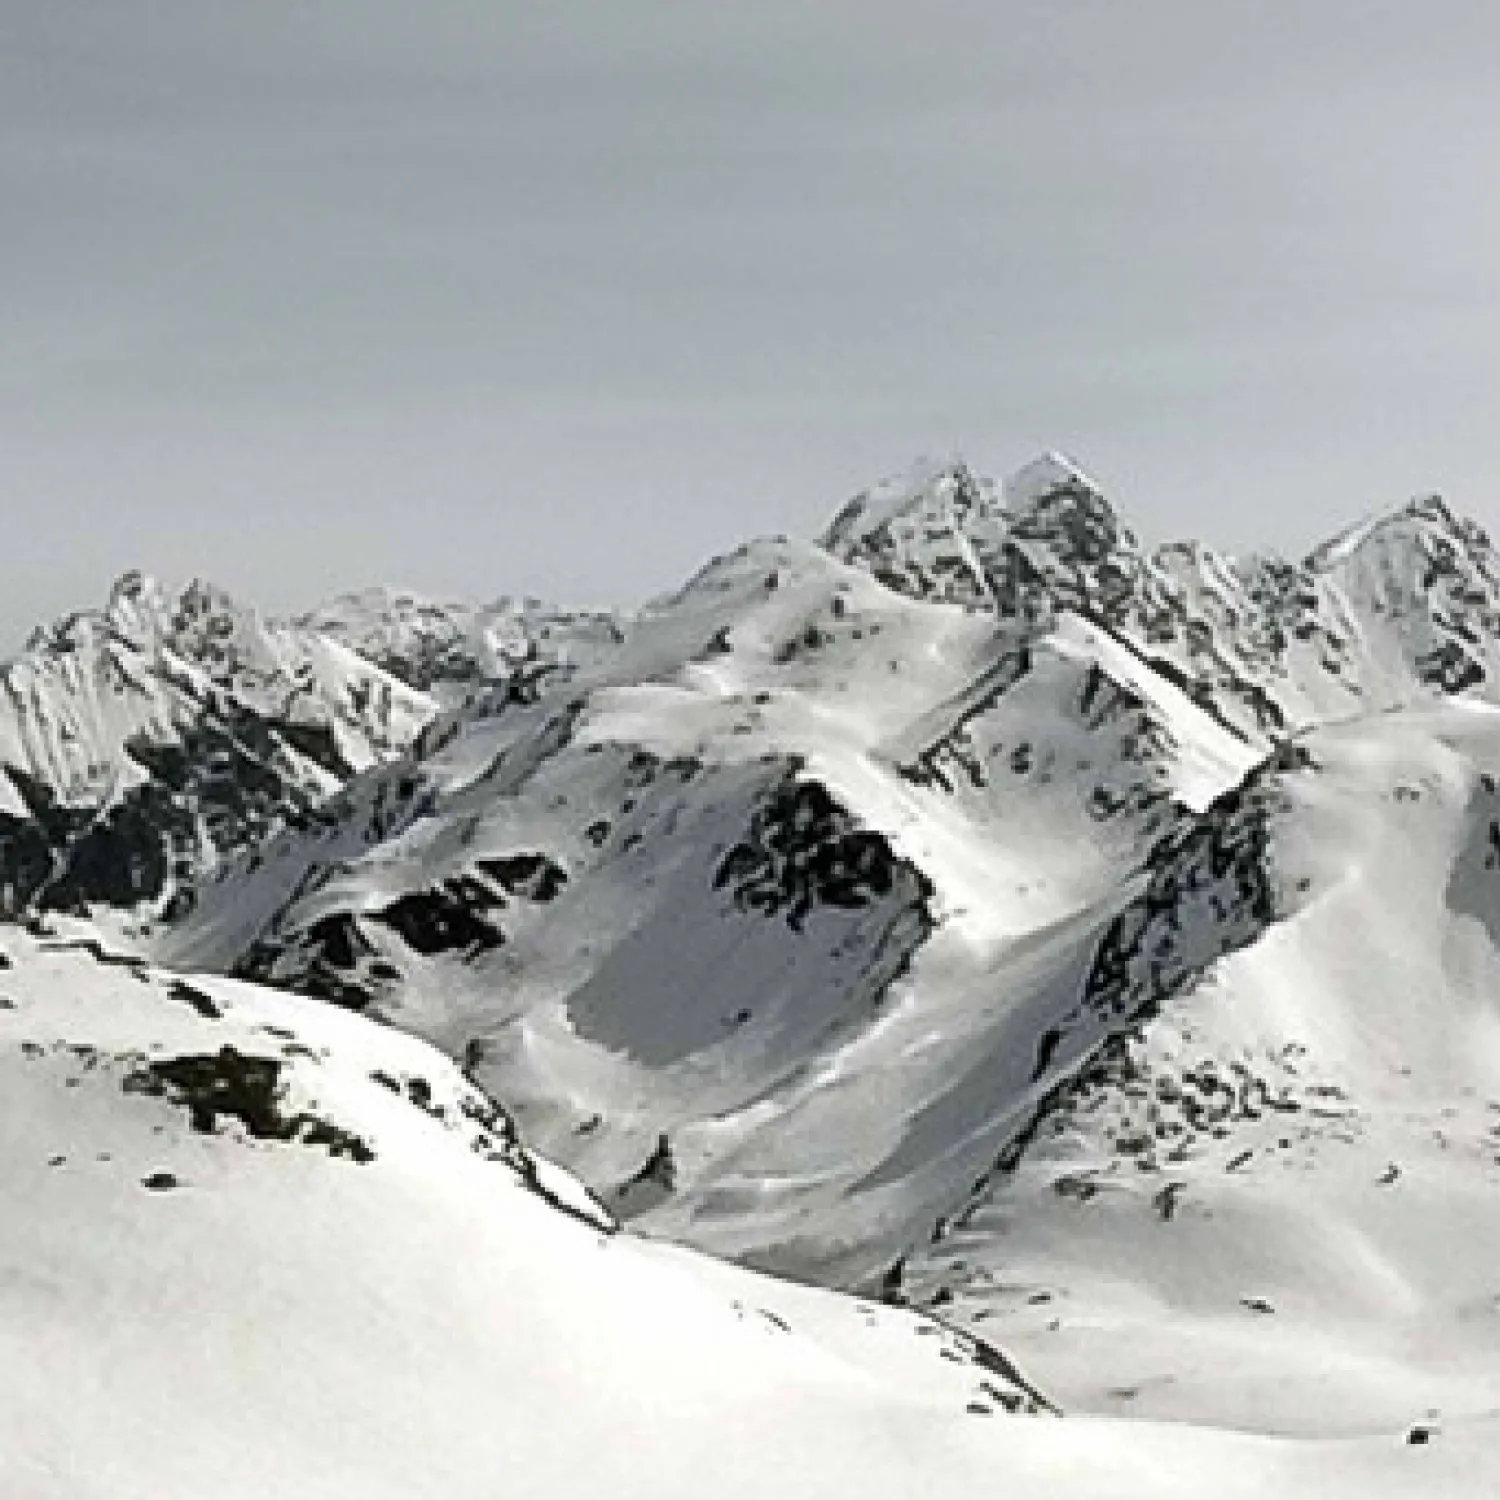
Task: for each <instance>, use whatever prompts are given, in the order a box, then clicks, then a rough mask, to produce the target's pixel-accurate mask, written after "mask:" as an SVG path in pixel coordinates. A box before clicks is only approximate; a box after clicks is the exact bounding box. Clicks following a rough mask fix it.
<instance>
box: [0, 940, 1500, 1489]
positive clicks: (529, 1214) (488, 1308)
mask: <svg viewBox="0 0 1500 1500" xmlns="http://www.w3.org/2000/svg"><path fill="white" fill-rule="evenodd" d="M5 946H6V950H7V951H6V960H5V961H6V964H7V966H8V967H7V970H6V972H5V974H4V993H5V1002H6V1003H5V1006H4V1009H3V1010H0V1069H3V1071H4V1073H5V1077H6V1087H5V1101H6V1102H5V1107H4V1111H3V1114H0V1120H3V1127H4V1128H3V1132H0V1191H3V1192H4V1195H5V1198H6V1201H8V1202H12V1203H21V1202H24V1203H25V1204H26V1212H25V1213H16V1214H7V1215H5V1216H3V1218H0V1308H3V1317H0V1346H3V1350H4V1357H3V1358H0V1397H3V1399H0V1487H3V1489H4V1492H5V1493H6V1494H8V1495H17V1496H22V1495H24V1496H25V1497H27V1500H79V1497H92V1496H104V1495H109V1496H111V1497H114V1500H131V1497H136V1496H140V1497H143V1500H144V1497H147V1496H149V1497H151V1500H178V1497H184V1500H185V1497H187V1496H190V1495H200V1494H202V1493H204V1492H205V1489H208V1490H211V1492H212V1493H213V1494H215V1495H216V1496H223V1497H224V1500H236V1497H241V1496H244V1497H251V1496H256V1497H259V1496H263V1495H265V1494H267V1493H277V1494H295V1495H297V1496H299V1497H308V1500H334V1497H349V1500H381V1497H384V1496H390V1497H393V1500H394V1497H397V1496H400V1497H408V1496H411V1495H428V1494H442V1495H444V1496H449V1497H453V1500H462V1497H465V1496H474V1497H476V1500H478V1497H486V1500H488V1497H491V1496H493V1495H495V1494H497V1493H504V1494H508V1495H515V1496H517V1497H521V1500H530V1497H537V1500H540V1497H543V1496H554V1497H556V1496H570V1497H585V1496H595V1495H601V1494H609V1495H615V1496H641V1497H646V1496H650V1497H653V1500H672V1497H676V1496H684V1497H686V1496H695V1497H696V1496H701V1495H703V1494H705V1493H712V1494H714V1495H718V1496H724V1497H727V1500H736V1497H747V1500H749V1497H755V1500H761V1497H770V1496H781V1495H806V1496H814V1495H828V1494H836V1493H847V1492H848V1491H849V1490H850V1489H857V1490H858V1491H859V1492H860V1493H861V1494H869V1495H872V1496H877V1497H902V1500H906V1497H913V1500H914V1497H917V1496H927V1495H933V1494H941V1495H945V1496H954V1497H959V1496H965V1495H973V1496H980V1495H988V1494H994V1493H996V1492H997V1491H1003V1492H1010V1493H1025V1494H1036V1495H1043V1494H1045V1495H1047V1496H1050V1497H1055V1500H1070V1497H1079V1500H1082V1497H1085V1496H1087V1497H1090V1500H1093V1497H1097V1496H1101V1495H1109V1496H1113V1497H1119V1500H1131V1497H1141V1500H1145V1497H1148V1496H1149V1497H1152V1500H1160V1497H1171V1496H1188V1495H1193V1494H1198V1493H1201V1488H1202V1484H1203V1481H1204V1476H1205V1475H1207V1474H1212V1475H1214V1483H1215V1488H1216V1490H1217V1491H1218V1492H1219V1493H1222V1494H1224V1495H1226V1496H1247V1497H1248V1496H1251V1495H1258V1494H1264V1493H1270V1492H1275V1493H1280V1494H1286V1495H1298V1496H1300V1495H1306V1496H1314V1495H1317V1496H1334V1497H1338V1496H1351V1497H1352V1496H1355V1495H1361V1496H1369V1495H1374V1496H1380V1497H1407V1496H1411V1497H1415V1496H1418V1495H1422V1496H1434V1495H1436V1496H1443V1495H1453V1496H1457V1495H1461V1494H1464V1493H1477V1491H1476V1490H1473V1489H1472V1488H1470V1486H1472V1485H1475V1484H1478V1483H1482V1482H1483V1480H1484V1479H1485V1478H1486V1477H1490V1476H1492V1472H1493V1466H1492V1465H1491V1464H1490V1458H1489V1456H1492V1450H1493V1447H1494V1443H1493V1439H1494V1437H1495V1436H1496V1430H1495V1426H1494V1424H1493V1423H1488V1424H1479V1425H1476V1426H1473V1427H1471V1428H1465V1429H1462V1430H1458V1431H1455V1432H1452V1433H1449V1434H1445V1441H1444V1443H1443V1444H1442V1445H1441V1446H1438V1447H1432V1446H1430V1445H1429V1446H1426V1447H1421V1448H1419V1447H1415V1446H1412V1445H1410V1444H1406V1443H1403V1442H1402V1441H1401V1439H1400V1437H1399V1435H1395V1434H1389V1435H1386V1436H1384V1437H1382V1438H1381V1439H1379V1440H1370V1441H1366V1442H1363V1443H1358V1444H1330V1445H1307V1444H1301V1443H1298V1444H1292V1443H1273V1442H1268V1441H1266V1440H1264V1439H1248V1438H1242V1437H1235V1436H1232V1435H1227V1434H1223V1435H1219V1434H1207V1433H1197V1432H1193V1431H1191V1430H1187V1429H1173V1428H1167V1427H1152V1426H1149V1425H1147V1424H1128V1425H1122V1424H1114V1423H1100V1422H1097V1421H1088V1420H1071V1419H1064V1420H1062V1421H1057V1420H1055V1419H1054V1418H1051V1417H1049V1416H1047V1415H1045V1414H1037V1415H1028V1413H1033V1412H1036V1413H1040V1410H1041V1409H1040V1406H1039V1401H1038V1398H1036V1397H1035V1396H1034V1395H1033V1394H1032V1393H1031V1392H1030V1390H1029V1389H1028V1388H1027V1387H1026V1386H1025V1385H1024V1384H1023V1383H1022V1382H1021V1381H1020V1379H1019V1377H1017V1376H1016V1375H1015V1374H1014V1373H1013V1372H1012V1371H1011V1369H1010V1367H1009V1365H1008V1363H1007V1361H1006V1360H1005V1359H1004V1357H1003V1356H1000V1355H998V1354H997V1353H996V1352H995V1351H993V1350H990V1349H987V1348H985V1347H983V1346H981V1345H978V1344H976V1343H975V1342H974V1341H972V1340H970V1339H967V1338H964V1337H963V1336H960V1335H957V1334H954V1333H952V1332H950V1331H948V1330H946V1329H944V1328H943V1327H941V1326H940V1325H937V1324H935V1323H931V1322H928V1321H926V1320H924V1319H921V1318H919V1317H916V1316H913V1315H912V1314H910V1313H906V1312H902V1311H898V1310H894V1309H891V1308H883V1307H879V1306H877V1305H874V1304H870V1303H861V1302H858V1301H855V1300H853V1299H849V1298H844V1297H841V1296H838V1295H836V1294H833V1293H828V1292H821V1291H816V1290H812V1289H808V1288H799V1287H795V1286H790V1285H786V1284H781V1283H776V1282H772V1281H770V1280H768V1279H767V1278H764V1277H760V1276H756V1275H753V1274H751V1273H748V1272H745V1271H741V1270H738V1269H735V1268H733V1267H730V1266H727V1265H722V1264H717V1263H714V1262H710V1261H705V1260H703V1259H701V1258H699V1257H696V1256H694V1255H692V1254H690V1253H688V1252H684V1251H679V1250H673V1249H670V1248H666V1247H661V1246H653V1245H650V1244H647V1243H644V1242H641V1241H638V1240H635V1239H633V1238H631V1237H629V1236H627V1235H621V1234H619V1233H617V1232H615V1231H614V1229H613V1226H612V1225H611V1224H610V1222H609V1220H608V1219H607V1217H606V1216H604V1215H603V1213H602V1211H601V1210H600V1209H599V1208H598V1207H597V1206H596V1205H594V1204H593V1203H591V1202H590V1201H589V1200H588V1199H587V1198H586V1197H584V1196H583V1195H582V1194H581V1192H580V1191H579V1190H578V1188H577V1187H576V1185H575V1184H573V1183H571V1182H570V1181H569V1179H567V1178H566V1177H565V1176H564V1175H563V1174H560V1173H557V1172H555V1171H554V1170H552V1169H550V1168H548V1167H546V1166H545V1164H543V1163H541V1162H539V1161H538V1160H537V1159H536V1158H535V1157H533V1156H531V1155H530V1154H529V1153H528V1152H526V1151H525V1150H524V1149H523V1148H522V1147H520V1146H519V1145H518V1144H517V1143H516V1141H515V1140H514V1138H513V1136H512V1134H511V1132H510V1131H509V1128H508V1125H507V1122H506V1121H505V1120H504V1118H503V1116H501V1115H500V1114H499V1113H498V1111H497V1110H496V1109H495V1107H494V1106H493V1105H492V1104H490V1102H489V1101H488V1100H487V1099H485V1098H484V1097H483V1096H482V1095H480V1094H478V1093H477V1092H476V1091H475V1090H474V1089H473V1088H472V1086H471V1085H469V1084H468V1083H467V1082H466V1081H465V1080H464V1079H462V1078H461V1077H460V1076H459V1075H458V1074H457V1073H456V1072H455V1071H454V1070H453V1069H452V1067H451V1065H449V1064H447V1063H446V1062H444V1061H443V1060H442V1059H441V1058H440V1057H439V1056H437V1055H436V1054H435V1053H433V1052H432V1051H430V1050H429V1049H427V1048H426V1047H424V1046H422V1045H421V1044H420V1043H417V1042H414V1041H411V1040H409V1039H407V1038H404V1037H402V1036H400V1035H399V1034H397V1033H395V1032H392V1031H390V1030H389V1029H385V1028H377V1027H374V1026H371V1025H370V1024H369V1023H367V1022H364V1021H361V1020H359V1019H357V1018H353V1017H350V1016H347V1015H344V1014H341V1013H339V1012H338V1011H336V1010H334V1009H332V1008H329V1007H324V1006H319V1005H317V1004H316V1003H313V1002H307V1001H298V1000H296V999H293V998H289V997H279V996H276V995H272V994H268V993H266V992H264V991H260V990H257V989H255V988H253V987H250V986H245V985H241V984H236V983H233V982H228V981H222V980H200V979H193V980H191V981H185V980H182V979H177V978H173V977H172V976H170V975H167V974H161V973H157V972H153V971H151V970H149V969H147V968H145V967H143V966H138V965H137V966H133V965H130V964H128V963H127V964H122V963H120V962H119V961H118V960H113V959H111V958H110V956H109V955H108V954H107V953H102V952H100V953H97V954H90V953H87V952H80V951H77V950H72V951H67V950H62V949H60V948H59V947H58V945H56V944H49V943H48V942H47V941H46V940H41V941H38V942H36V943H32V942H30V941H28V940H26V939H24V938H19V937H16V938H13V939H9V940H8V941H7V943H6V945H5ZM1487 1455H1489V1456H1487Z"/></svg>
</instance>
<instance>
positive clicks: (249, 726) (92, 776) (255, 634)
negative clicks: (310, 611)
mask: <svg viewBox="0 0 1500 1500" xmlns="http://www.w3.org/2000/svg"><path fill="white" fill-rule="evenodd" d="M435 708H436V705H435V704H434V703H433V701H432V700H431V699H430V698H428V697H427V695H425V694H424V693H422V692H420V691H417V690H415V689H413V688H411V687H409V686H408V685H407V684H406V683H404V682H402V681H400V680H398V679H397V678H395V677H393V676H391V674H390V673H388V672H385V671H383V670H381V669H380V668H378V667H377V666H375V665H373V664H372V663H371V662H370V661H369V660H367V659H366V658H365V657H363V656H361V655H360V654H358V653H357V652H356V651H354V650H351V649H350V648H349V647H347V646H345V645H343V644H342V643H341V642H339V641H338V640H337V639H335V638H334V637H333V636H332V635H331V634H325V633H320V632H318V631H316V630H314V629H311V628H308V627H302V626H288V625H277V624H273V623H270V622H268V621H266V620H264V619H263V618H262V617H261V616H260V615H259V614H257V613H256V612H255V611H254V610H251V609H247V608H245V607H243V606H241V605H238V604H236V603H235V601H233V600H232V599H230V598H229V597H228V596H227V595H226V594H224V593H223V592H222V591H221V590H217V589H214V588H212V587H211V586H209V585H206V584H203V583H194V584H192V585H191V586H189V587H188V588H186V589H184V590H182V591H181V592H180V593H178V594H176V595H170V596H169V595H168V594H167V593H165V592H164V591H163V590H162V589H161V588H160V587H159V586H158V585H157V584H155V583H154V582H153V581H152V580H151V579H149V578H146V577H144V576H142V575H141V574H139V573H129V574H126V575H125V576H124V577H122V578H121V579H120V580H119V581H118V582H117V583H116V584H115V586H114V588H113V590H112V591H111V593H110V597H109V602H108V604H107V605H106V607H105V608H104V609H103V610H99V611H90V612H85V613H81V614H74V615H70V616H69V617H68V618H66V619H64V620H61V621H59V622H58V623H57V624H55V625H53V626H51V627H49V628H47V629H42V630H38V631H36V632H35V633H34V634H33V635H32V638H31V640H30V641H29V642H28V643H27V646H26V649H25V650H24V651H23V652H22V654H21V655H20V656H19V657H17V658H16V659H15V660H13V661H11V662H9V663H6V664H4V665H3V666H0V911H3V912H4V913H5V914H6V915H10V916H15V915H18V914H21V913H23V912H25V911H26V910H27V909H28V908H30V907H33V906H39V907H42V908H56V909H79V908H83V907H86V906H87V905H88V904H90V903H106V904H108V905H111V906H117V907H137V906H138V907H142V908H147V909H156V908H161V907H165V908H166V909H167V911H168V913H169V914H170V912H171V911H172V910H173V909H180V906H181V904H182V903H183V902H184V901H185V900H186V899H187V896H186V892H187V888H188V885H189V883H190V881H191V879H192V878H193V877H194V876H196V875H198V874H200V873H201V872H203V871H205V870H210V869H213V868H215V867H216V866H217V865H218V864H219V863H220V862H221V861H222V860H223V859H225V858H226V857H227V856H229V855H231V854H233V853H235V852H237V851H240V850H243V849H246V848H249V847H252V846H253V845H254V844H255V843H257V842H258V841H259V840H260V839H262V838H264V837H265V836H266V835H267V834H268V833H270V832H272V831H274V830H275V829H277V828H281V827H284V826H287V825H289V824H296V823H300V822H302V821H304V820H305V819H307V818H309V817H314V816H316V815H317V809H318V807H319V806H320V805H321V804H322V803H323V802H324V801H326V799H327V798H328V797H329V795H330V794H331V793H332V792H334V791H335V790H337V788H339V787H340V786H341V785H343V783H344V782H345V781H346V780H347V779H348V778H349V777H351V776H352V775H354V774H355V773H356V772H359V771H362V770H365V769H367V768H368V767H370V766H372V765H374V764H376V763H377V762H378V761H381V760H386V759H389V758H391V757H392V756H394V755H396V754H398V753H400V752H401V751H403V750H405V749H406V748H407V747H408V746H409V745H410V744H411V743H412V741H413V739H414V738H415V737H416V735H417V733H418V732H419V730H420V729H421V728H422V727H423V725H424V724H425V723H426V722H427V721H428V720H429V719H430V718H431V717H432V715H433V713H434V711H435Z"/></svg>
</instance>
